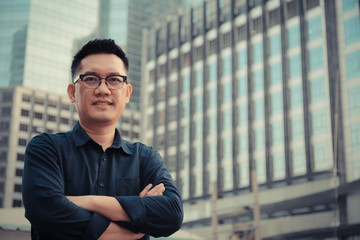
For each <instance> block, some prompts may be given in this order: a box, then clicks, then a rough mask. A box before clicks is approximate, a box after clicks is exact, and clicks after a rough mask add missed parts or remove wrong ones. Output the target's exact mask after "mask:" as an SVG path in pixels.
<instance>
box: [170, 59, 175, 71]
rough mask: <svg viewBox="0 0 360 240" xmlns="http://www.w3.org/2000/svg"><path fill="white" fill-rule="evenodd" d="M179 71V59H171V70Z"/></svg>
mask: <svg viewBox="0 0 360 240" xmlns="http://www.w3.org/2000/svg"><path fill="white" fill-rule="evenodd" d="M176 71H177V59H176V58H175V59H171V60H170V72H171V73H173V72H176Z"/></svg>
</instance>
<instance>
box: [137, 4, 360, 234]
mask: <svg viewBox="0 0 360 240" xmlns="http://www.w3.org/2000/svg"><path fill="white" fill-rule="evenodd" d="M144 38H145V39H146V40H147V41H146V42H144V49H146V51H145V54H144V56H143V57H144V60H143V61H144V62H146V64H144V68H143V70H144V71H143V78H142V86H143V93H142V95H143V96H144V101H143V109H142V112H146V114H147V117H143V118H142V119H143V122H142V123H141V124H142V129H143V130H142V132H145V136H144V137H145V139H146V141H147V143H148V144H150V145H154V146H155V148H157V149H159V151H160V152H161V154H162V155H163V156H164V158H165V161H166V163H167V165H168V167H169V169H170V171H171V173H172V175H173V177H174V178H175V180H176V182H177V184H178V187H179V188H180V189H181V192H182V196H183V199H184V208H185V220H184V224H183V228H184V229H187V230H189V231H193V232H194V233H197V234H200V235H202V236H204V237H205V238H206V239H211V238H213V237H214V236H217V238H218V239H228V238H229V237H230V236H232V235H233V236H235V235H237V236H241V235H242V236H243V237H246V236H249V234H253V233H255V234H259V232H260V235H261V236H262V238H263V239H300V238H301V239H313V238H311V237H315V238H316V239H325V238H326V239H331V237H333V236H334V233H335V234H337V235H338V236H342V237H349V236H352V237H354V238H353V239H358V238H359V237H360V231H359V229H360V212H359V209H360V208H359V201H360V194H359V192H358V191H357V190H356V189H359V184H360V158H359V153H360V68H359V66H360V19H359V1H357V0H341V1H335V0H269V1H262V0H253V1H245V0H208V1H204V2H203V3H202V4H200V5H198V6H196V7H193V8H192V9H191V10H189V11H186V12H184V13H182V14H181V15H179V16H175V17H174V18H173V19H172V20H170V21H168V22H166V23H164V24H163V25H162V26H160V27H157V28H154V29H152V30H151V31H148V32H147V33H146V36H145V37H144ZM252 173H254V174H252ZM213 183H215V185H214V184H213ZM214 189H216V190H215V193H217V194H214ZM256 189H258V191H257V190H256ZM212 195H213V199H214V200H211V199H212V198H211V197H212ZM215 199H217V200H215ZM257 203H259V205H260V206H259V207H258V205H257ZM259 212H260V213H259ZM258 230H259V231H258ZM349 239H350V238H349Z"/></svg>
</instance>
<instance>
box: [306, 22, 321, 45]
mask: <svg viewBox="0 0 360 240" xmlns="http://www.w3.org/2000/svg"><path fill="white" fill-rule="evenodd" d="M321 24H322V23H321V17H315V18H312V19H309V20H308V22H307V34H308V41H311V40H314V39H317V38H320V37H321V36H322V29H321Z"/></svg>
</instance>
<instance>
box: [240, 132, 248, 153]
mask: <svg viewBox="0 0 360 240" xmlns="http://www.w3.org/2000/svg"><path fill="white" fill-rule="evenodd" d="M248 141H249V140H248V133H247V132H242V133H240V135H239V139H238V143H239V154H240V155H246V154H248V153H249V144H248Z"/></svg>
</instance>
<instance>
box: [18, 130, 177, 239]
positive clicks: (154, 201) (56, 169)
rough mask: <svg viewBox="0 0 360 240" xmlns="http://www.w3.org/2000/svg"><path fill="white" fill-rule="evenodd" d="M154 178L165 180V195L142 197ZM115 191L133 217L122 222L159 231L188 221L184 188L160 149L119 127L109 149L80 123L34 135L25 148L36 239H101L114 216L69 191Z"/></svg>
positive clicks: (28, 211)
mask: <svg viewBox="0 0 360 240" xmlns="http://www.w3.org/2000/svg"><path fill="white" fill-rule="evenodd" d="M149 183H152V184H153V186H155V185H157V184H159V183H163V184H164V186H165V189H166V190H165V192H164V194H163V196H154V197H143V198H141V197H139V196H138V195H139V193H140V192H141V190H142V189H143V188H144V187H145V186H147V185H148V184H149ZM79 195H106V196H114V197H115V198H116V199H117V200H118V201H119V203H120V204H121V206H122V207H123V208H124V210H125V211H126V212H127V214H128V216H129V217H130V219H131V222H130V223H125V222H118V224H120V225H121V226H124V227H126V228H127V229H130V230H132V231H133V232H141V233H144V234H146V235H147V236H145V237H144V238H143V239H149V237H148V235H151V236H154V237H159V236H168V235H170V234H172V233H174V232H175V231H177V230H178V229H179V228H180V226H181V223H182V219H183V210H182V201H181V197H180V194H179V192H178V190H177V188H176V186H175V183H174V181H173V180H172V178H171V176H170V174H169V172H168V170H167V168H166V166H165V164H164V161H163V159H162V158H161V156H160V155H159V153H158V152H157V151H155V150H154V149H153V148H151V147H148V146H146V145H144V144H141V143H131V142H128V141H126V140H124V139H121V137H120V134H119V132H118V131H117V130H115V138H114V142H113V144H112V146H111V147H109V148H108V149H106V151H105V152H104V151H103V149H102V147H101V146H100V145H99V144H97V143H96V142H95V141H93V140H92V139H91V138H90V137H89V136H88V135H87V134H86V132H85V131H84V130H83V129H82V128H81V127H80V124H79V123H77V124H76V125H75V126H74V128H73V130H72V131H69V132H66V133H58V134H46V133H44V134H41V135H38V136H36V137H34V138H33V139H32V140H31V141H30V142H29V144H28V146H27V148H26V152H25V166H24V174H23V201H24V206H25V216H26V218H27V219H29V221H30V223H31V224H32V235H33V239H67V240H69V239H87V240H89V239H97V238H99V237H100V236H101V234H102V233H103V232H104V231H105V230H106V228H107V227H108V225H109V224H110V220H109V219H107V218H105V217H103V216H101V215H99V214H97V213H93V212H89V211H87V210H85V209H83V208H81V207H78V206H77V205H75V204H74V203H72V202H70V201H69V200H68V199H67V198H66V196H79Z"/></svg>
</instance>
